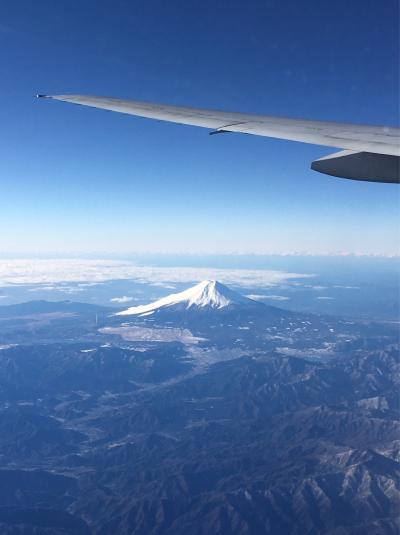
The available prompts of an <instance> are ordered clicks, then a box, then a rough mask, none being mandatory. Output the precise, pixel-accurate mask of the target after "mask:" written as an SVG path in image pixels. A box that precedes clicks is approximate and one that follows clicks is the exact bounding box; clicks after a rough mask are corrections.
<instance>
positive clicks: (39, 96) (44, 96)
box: [36, 94, 51, 98]
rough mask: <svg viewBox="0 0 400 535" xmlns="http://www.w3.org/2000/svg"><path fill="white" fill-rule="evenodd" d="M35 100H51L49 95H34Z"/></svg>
mask: <svg viewBox="0 0 400 535" xmlns="http://www.w3.org/2000/svg"><path fill="white" fill-rule="evenodd" d="M36 98H51V97H50V96H49V95H39V94H37V95H36Z"/></svg>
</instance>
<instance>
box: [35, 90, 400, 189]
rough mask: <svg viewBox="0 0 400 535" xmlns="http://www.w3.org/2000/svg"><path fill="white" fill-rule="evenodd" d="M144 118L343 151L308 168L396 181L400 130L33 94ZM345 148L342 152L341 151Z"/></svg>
mask: <svg viewBox="0 0 400 535" xmlns="http://www.w3.org/2000/svg"><path fill="white" fill-rule="evenodd" d="M37 96H38V97H39V98H50V99H55V100H62V101H65V102H72V103H74V104H81V105H83V106H91V107H94V108H102V109H104V110H111V111H116V112H119V113H126V114H128V115H135V116H138V117H146V118H148V119H156V120H159V121H168V122H173V123H179V124H185V125H192V126H200V127H203V128H209V129H211V130H212V131H211V132H210V134H218V133H223V132H239V133H244V134H253V135H257V136H265V137H272V138H278V139H286V140H291V141H300V142H304V143H312V144H314V145H326V146H329V147H337V148H340V149H342V150H341V151H340V152H337V153H334V154H330V155H328V156H325V157H323V158H320V159H319V160H315V161H314V162H312V164H311V168H312V169H314V170H315V171H318V172H320V173H325V174H328V175H332V176H338V177H342V178H351V179H354V180H366V181H371V182H386V183H388V182H391V183H394V182H395V183H398V182H400V129H399V128H394V127H387V126H368V125H355V124H348V123H335V122H327V121H310V120H305V119H290V118H283V117H272V116H268V115H255V114H245V113H237V112H225V111H216V110H205V109H199V108H187V107H181V106H169V105H163V104H152V103H148V102H141V101H135V100H123V99H118V98H109V97H95V96H85V95H37ZM343 149H345V150H343Z"/></svg>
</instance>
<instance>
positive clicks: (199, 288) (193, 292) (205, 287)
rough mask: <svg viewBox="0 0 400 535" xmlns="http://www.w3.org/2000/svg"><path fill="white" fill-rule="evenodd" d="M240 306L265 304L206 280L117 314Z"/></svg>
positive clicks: (145, 313)
mask: <svg viewBox="0 0 400 535" xmlns="http://www.w3.org/2000/svg"><path fill="white" fill-rule="evenodd" d="M238 306H244V307H260V306H261V307H263V306H264V305H262V304H261V303H258V302H257V301H253V300H252V299H249V298H248V297H244V296H243V295H240V294H239V293H237V292H234V291H233V290H231V289H230V288H228V287H227V286H225V285H224V284H221V283H220V282H218V281H214V280H206V281H203V282H200V283H199V284H196V285H195V286H192V287H191V288H189V289H188V290H184V291H183V292H179V293H176V294H170V295H168V296H166V297H163V298H162V299H159V300H158V301H154V302H153V303H150V304H148V305H140V306H136V307H130V308H128V309H127V310H123V311H122V312H118V313H117V314H116V315H118V316H133V315H136V316H150V315H151V314H154V313H155V312H158V311H161V310H168V311H175V310H176V311H182V310H190V311H194V310H207V309H212V310H218V309H225V308H236V307H238Z"/></svg>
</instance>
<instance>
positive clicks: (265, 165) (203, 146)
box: [0, 0, 399, 256]
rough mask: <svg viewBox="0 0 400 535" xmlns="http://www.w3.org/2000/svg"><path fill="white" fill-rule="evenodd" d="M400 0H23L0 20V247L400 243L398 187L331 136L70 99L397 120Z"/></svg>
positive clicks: (371, 246) (388, 246) (372, 246)
mask: <svg viewBox="0 0 400 535" xmlns="http://www.w3.org/2000/svg"><path fill="white" fill-rule="evenodd" d="M397 24H398V3H397V1H396V0H385V1H384V2H376V1H375V0H374V1H370V0H352V1H351V2H349V1H348V0H347V1H343V0H337V1H335V2H328V1H322V2H321V1H320V0H319V1H316V0H309V1H307V2H297V1H295V0H290V1H289V0H279V1H257V0H255V1H252V2H246V3H245V2H242V1H236V0H233V1H232V0H231V1H228V0H225V1H218V0H213V1H211V0H202V1H196V0H194V1H178V0H169V1H168V2H166V1H161V0H146V2H144V1H140V2H139V1H122V0H114V1H111V0H107V1H105V0H96V1H94V0H91V1H89V0H82V1H79V2H78V1H72V2H71V1H68V2H66V1H63V0H58V1H57V2H54V1H50V0H42V1H41V2H32V1H24V0H18V1H16V2H8V3H6V4H5V5H4V6H3V8H2V16H1V20H0V67H1V72H2V75H3V76H2V83H1V85H0V95H1V97H2V98H1V101H0V107H1V119H2V120H1V127H2V140H1V144H0V195H1V210H0V229H1V232H0V253H1V254H3V255H4V254H6V255H7V254H9V255H10V256H12V255H13V254H16V253H27V254H36V253H49V254H52V253H68V252H74V253H79V252H85V253H87V252H93V253H101V252H109V253H110V252H111V253H113V252H115V253H119V254H123V253H131V252H135V251H138V252H143V251H148V252H157V251H161V252H178V253H188V252H191V253H193V252H206V253H216V252H219V253H229V252H232V251H235V252H246V253H248V252H255V253H263V252H266V253H268V252H278V253H292V252H295V251H303V252H310V253H317V254H318V253H320V254H321V253H322V254H324V253H335V252H344V253H363V254H394V253H396V252H398V238H399V228H398V209H399V188H398V187H397V186H395V185H390V184H389V185H381V184H373V183H361V182H355V181H348V180H340V179H335V178H331V177H327V176H324V175H320V174H318V173H314V172H312V171H311V170H310V169H309V165H310V162H311V161H312V160H313V159H316V158H318V157H321V156H323V155H325V154H328V153H329V152H332V149H330V148H326V147H318V146H312V145H306V144H300V143H293V142H285V141H278V140H269V139H267V138H260V137H254V136H245V135H234V134H232V135H228V134H227V135H223V136H211V137H210V136H208V135H207V131H206V130H204V129H197V128H192V127H183V126H178V125H172V124H166V123H157V122H153V121H148V120H144V119H136V118H133V117H128V116H124V115H120V114H113V113H109V112H104V111H101V110H92V109H87V108H82V107H79V106H72V105H68V104H65V103H60V102H50V101H37V100H36V99H34V98H33V95H34V94H35V93H37V92H43V93H49V94H51V93H55V94H56V93H88V94H98V95H109V96H120V97H125V98H134V99H143V100H148V101H155V102H165V103H171V104H177V105H192V106H197V107H212V108H217V109H226V110H233V111H243V112H255V113H265V114H270V115H283V116H291V117H306V118H310V119H326V120H335V121H348V122H360V123H369V124H391V125H395V124H396V123H397V122H398V119H399V117H398V102H397V99H398V90H399V87H398V75H399V73H398V60H399V57H398V47H397V44H398V43H397V41H398V28H397Z"/></svg>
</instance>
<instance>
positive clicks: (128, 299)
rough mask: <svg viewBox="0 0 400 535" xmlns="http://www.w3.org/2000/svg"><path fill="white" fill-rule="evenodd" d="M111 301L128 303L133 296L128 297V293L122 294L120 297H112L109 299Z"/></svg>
mask: <svg viewBox="0 0 400 535" xmlns="http://www.w3.org/2000/svg"><path fill="white" fill-rule="evenodd" d="M110 301H111V302H112V303H130V302H131V301H133V297H129V296H128V295H123V296H122V297H113V298H112V299H110Z"/></svg>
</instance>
